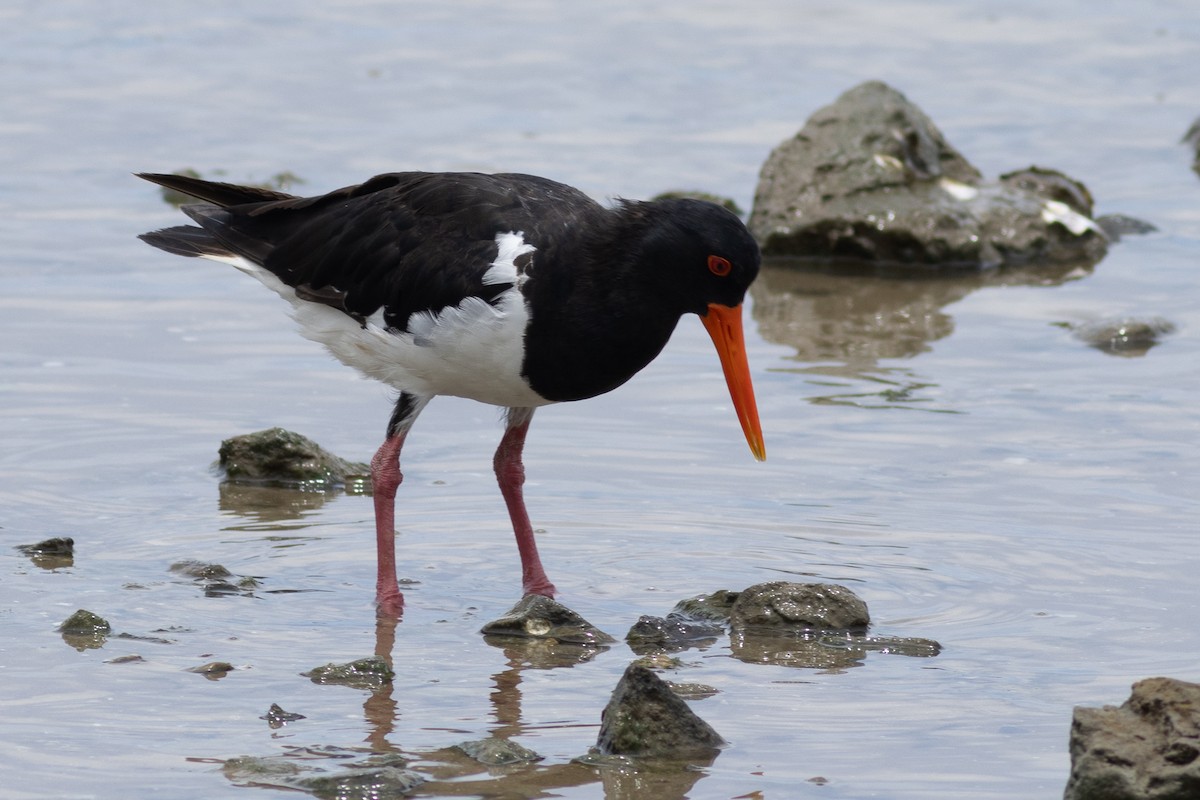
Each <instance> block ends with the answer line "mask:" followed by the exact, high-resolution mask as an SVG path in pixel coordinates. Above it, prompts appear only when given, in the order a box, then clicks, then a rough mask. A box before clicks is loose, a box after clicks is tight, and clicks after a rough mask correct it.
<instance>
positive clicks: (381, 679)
mask: <svg viewBox="0 0 1200 800" xmlns="http://www.w3.org/2000/svg"><path fill="white" fill-rule="evenodd" d="M300 674H301V675H302V676H304V677H305V678H308V679H309V680H311V681H312V682H313V683H320V684H338V685H339V686H350V687H353V688H355V689H378V688H379V687H380V686H383V685H384V684H385V683H388V682H389V681H391V680H392V678H394V677H396V673H395V672H393V671H392V668H391V667H389V666H388V664H387V662H386V661H384V660H383V659H382V658H380V657H379V656H369V657H367V658H360V659H358V660H357V661H350V662H348V663H345V664H326V665H325V666H323V667H316V668H314V669H310V670H309V671H308V672H301V673H300Z"/></svg>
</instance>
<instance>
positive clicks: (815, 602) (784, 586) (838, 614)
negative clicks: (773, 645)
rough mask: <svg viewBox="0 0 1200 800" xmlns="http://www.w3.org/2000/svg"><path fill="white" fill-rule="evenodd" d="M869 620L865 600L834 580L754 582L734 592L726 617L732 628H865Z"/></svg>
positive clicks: (798, 629)
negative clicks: (734, 598) (731, 604)
mask: <svg viewBox="0 0 1200 800" xmlns="http://www.w3.org/2000/svg"><path fill="white" fill-rule="evenodd" d="M870 623H871V616H870V614H869V613H868V612H867V604H866V603H864V602H863V601H862V599H861V598H859V596H858V595H856V594H855V593H854V592H852V591H850V590H849V589H847V588H846V587H844V586H839V585H837V584H835V583H791V582H788V581H772V582H770V583H759V584H755V585H754V586H751V587H750V588H748V589H746V590H745V591H743V592H741V593H740V594H739V595H738V599H737V602H735V603H734V604H733V609H732V612H731V613H730V617H729V624H730V627H731V628H733V630H735V631H738V630H746V629H748V628H758V629H761V628H771V629H772V630H776V631H778V630H781V629H786V630H793V631H805V630H813V629H826V630H828V629H837V630H847V629H865V628H866V627H867V626H868V625H869V624H870Z"/></svg>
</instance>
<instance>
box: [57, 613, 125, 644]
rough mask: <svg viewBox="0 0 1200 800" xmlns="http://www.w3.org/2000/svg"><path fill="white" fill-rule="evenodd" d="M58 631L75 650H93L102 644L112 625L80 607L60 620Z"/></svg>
mask: <svg viewBox="0 0 1200 800" xmlns="http://www.w3.org/2000/svg"><path fill="white" fill-rule="evenodd" d="M58 632H59V633H61V634H62V637H63V641H64V642H66V643H67V644H69V645H70V646H71V647H74V648H75V649H76V650H80V651H82V650H94V649H97V648H100V647H103V646H104V641H105V639H107V638H108V634H109V633H110V632H112V626H111V625H109V624H108V620H106V619H105V618H104V617H102V616H100V615H99V614H93V613H92V612H91V611H88V610H87V609H83V608H81V609H79V610H78V611H76V612H75V613H74V614H72V615H71V616H69V617H67V618H66V619H65V620H63V621H62V623H61V624H60V625H59V626H58Z"/></svg>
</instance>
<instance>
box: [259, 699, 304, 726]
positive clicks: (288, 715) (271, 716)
mask: <svg viewBox="0 0 1200 800" xmlns="http://www.w3.org/2000/svg"><path fill="white" fill-rule="evenodd" d="M259 719H265V720H266V721H267V725H268V726H270V728H271V730H277V729H279V728H282V727H283V726H284V725H287V724H288V723H289V722H295V721H296V720H300V719H306V717H305V716H304V715H303V714H293V713H292V712H290V711H284V710H283V708H281V707H280V705H279V704H278V703H271V707H270V708H268V709H267V713H266V714H263V715H262V716H261V717H259Z"/></svg>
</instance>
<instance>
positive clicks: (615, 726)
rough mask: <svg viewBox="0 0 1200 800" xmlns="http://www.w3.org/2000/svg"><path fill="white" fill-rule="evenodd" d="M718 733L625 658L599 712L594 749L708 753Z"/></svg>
mask: <svg viewBox="0 0 1200 800" xmlns="http://www.w3.org/2000/svg"><path fill="white" fill-rule="evenodd" d="M724 744H725V740H723V739H722V738H721V737H720V735H719V734H718V733H717V732H716V731H715V730H713V729H712V727H711V726H710V725H709V724H708V723H707V722H705V721H704V720H702V719H700V717H698V716H696V714H695V713H694V712H693V711H692V710H691V709H690V708H688V705H687V703H685V702H684V701H683V700H681V699H680V698H679V697H678V696H676V695H675V693H674V692H672V691H671V689H670V687H669V686H668V685H667V684H666V683H665V682H664V681H663V680H662V679H661V678H659V677H658V676H657V675H655V674H654V673H653V672H651V671H650V670H648V669H646V668H645V667H643V666H640V665H638V664H630V665H629V667H627V668H626V670H625V674H624V675H622V676H621V680H620V682H619V683H617V687H616V688H615V689H614V690H613V693H612V698H611V699H610V700H609V701H608V705H607V706H605V708H604V712H603V714H602V715H601V718H600V734H599V736H598V737H597V739H596V749H597V751H599V752H600V753H602V754H604V755H616V756H621V755H624V756H639V757H643V756H646V757H659V758H683V757H689V756H697V757H711V756H712V755H713V754H715V753H716V751H717V750H719V749H720V748H721V747H722V746H723V745H724Z"/></svg>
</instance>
